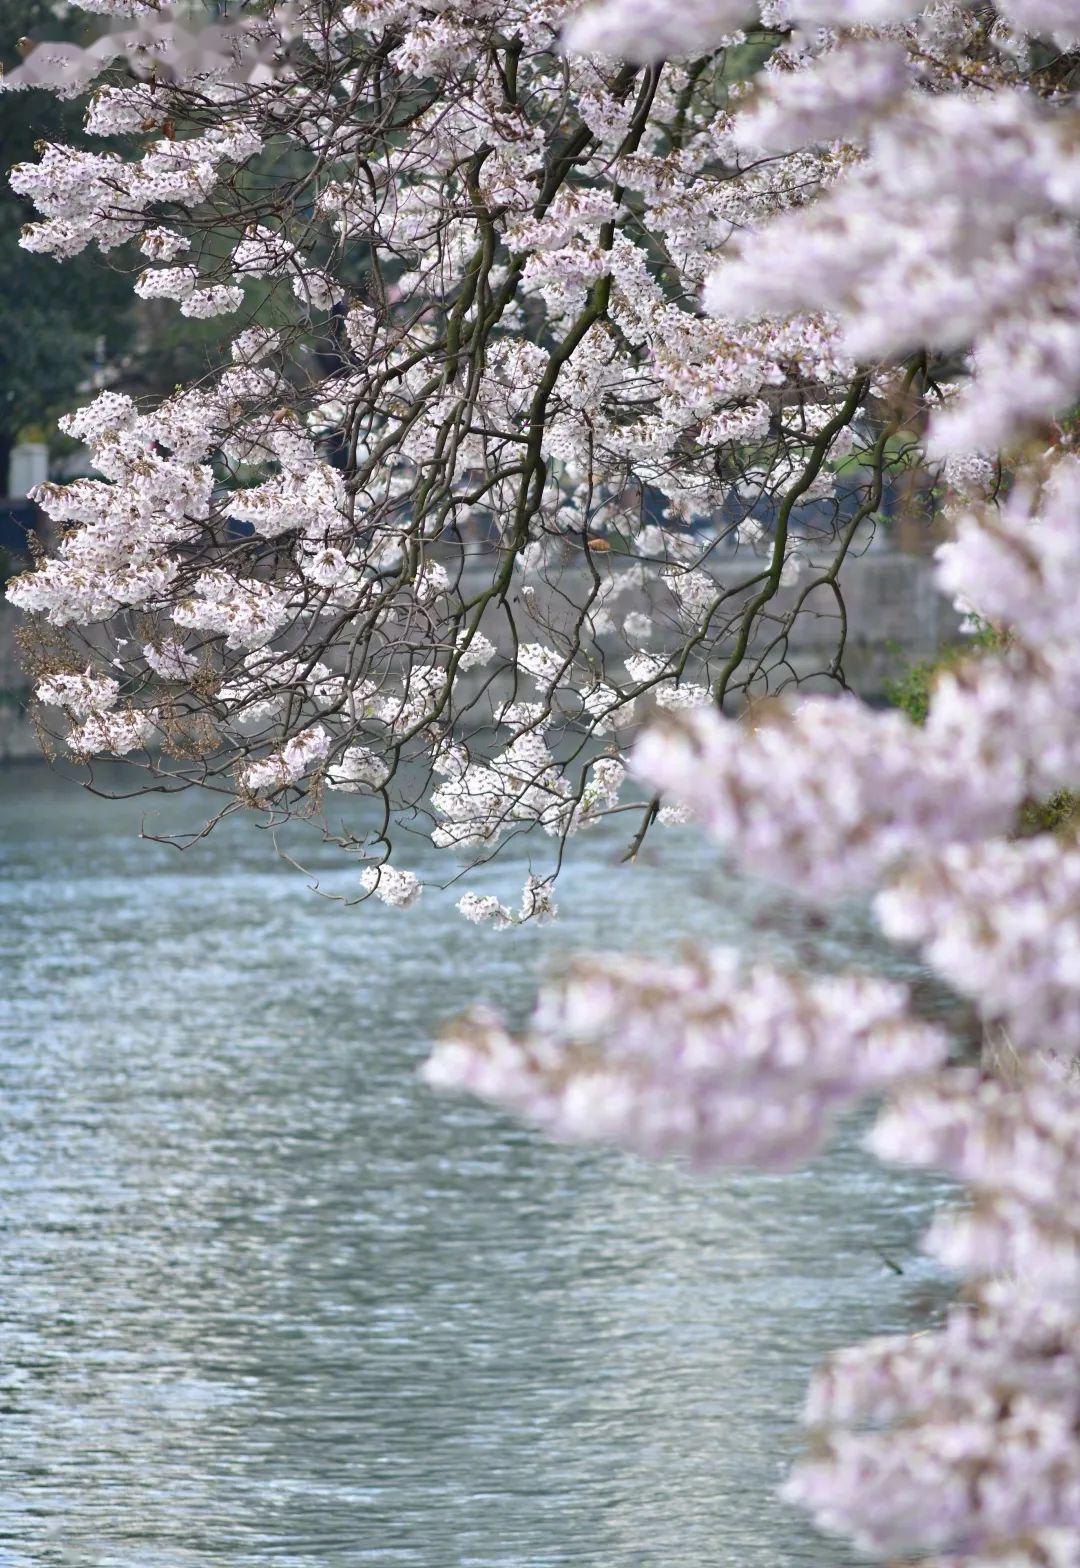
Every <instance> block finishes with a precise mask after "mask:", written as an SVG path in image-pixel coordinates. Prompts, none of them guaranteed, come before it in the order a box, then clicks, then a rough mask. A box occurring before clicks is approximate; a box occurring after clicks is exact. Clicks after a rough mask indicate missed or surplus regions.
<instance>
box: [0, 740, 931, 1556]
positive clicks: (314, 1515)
mask: <svg viewBox="0 0 1080 1568" xmlns="http://www.w3.org/2000/svg"><path fill="white" fill-rule="evenodd" d="M145 809H146V803H145V802H143V803H136V802H126V803H116V804H103V803H101V802H100V801H95V800H93V799H92V798H90V797H87V796H85V795H83V794H81V793H80V792H78V791H76V790H75V789H74V788H73V787H72V786H70V785H67V784H65V783H64V782H63V781H62V780H60V779H57V778H55V777H54V776H52V775H51V774H49V773H48V772H47V771H46V770H45V769H37V768H32V767H30V768H25V769H21V770H16V771H14V772H11V773H8V774H6V775H3V776H0V845H2V861H3V865H2V873H3V880H2V885H0V912H2V925H3V942H4V949H3V951H4V984H3V989H2V992H0V1077H2V1086H0V1118H2V1123H3V1126H2V1136H0V1230H2V1244H3V1255H2V1275H0V1278H2V1286H0V1302H2V1304H0V1329H2V1343H0V1379H2V1387H0V1434H2V1436H0V1562H2V1563H3V1564H4V1568H30V1565H34V1568H37V1565H54V1564H55V1565H60V1564H63V1565H71V1568H187V1565H192V1568H194V1565H196V1564H197V1565H199V1568H218V1565H221V1568H271V1565H273V1568H286V1565H287V1568H338V1565H340V1568H361V1565H363V1564H368V1563H371V1564H379V1565H386V1568H393V1565H398V1564H400V1565H402V1568H459V1565H462V1568H464V1565H468V1568H511V1565H513V1568H549V1565H550V1568H555V1565H560V1568H561V1565H564V1564H566V1565H570V1564H573V1565H574V1568H631V1565H635V1568H636V1565H643V1568H644V1565H648V1568H653V1565H655V1568H712V1565H725V1568H726V1565H731V1568H777V1565H779V1564H781V1563H785V1562H790V1563H799V1564H811V1565H815V1568H817V1565H820V1568H835V1565H836V1564H837V1562H838V1561H842V1560H844V1559H843V1558H842V1557H840V1556H838V1553H837V1551H836V1550H835V1548H834V1547H833V1546H832V1545H830V1544H829V1543H827V1542H823V1541H821V1540H819V1539H818V1538H816V1537H815V1536H814V1534H813V1533H812V1531H810V1530H809V1528H808V1527H807V1526H806V1525H805V1524H804V1523H803V1521H802V1520H801V1519H800V1518H798V1517H797V1516H795V1515H793V1514H791V1513H789V1512H788V1511H786V1510H785V1509H784V1508H783V1507H782V1505H780V1504H779V1503H778V1502H777V1501H776V1500H775V1499H774V1496H773V1492H774V1488H775V1486H776V1484H777V1482H778V1480H779V1479H780V1478H781V1477H782V1475H783V1472H784V1469H785V1466H786V1464H787V1462H788V1459H789V1457H790V1454H791V1453H792V1451H793V1448H794V1444H795V1431H794V1418H795V1414H796V1412H797V1409H798V1404H799V1400H800V1397H801V1391H802V1387H803V1385H804V1383H805V1379H806V1376H807V1373H808V1371H809V1369H810V1367H811V1366H812V1365H813V1363H814V1362H815V1360H816V1359H817V1358H818V1357H819V1356H820V1354H821V1353H822V1352H824V1351H825V1350H827V1349H828V1348H830V1347H831V1346H834V1345H838V1344H844V1343H847V1342H848V1341H850V1340H852V1339H855V1338H858V1337H859V1336H862V1335H865V1334H868V1333H872V1332H877V1331H881V1330H889V1329H898V1328H904V1327H908V1326H910V1325H913V1324H919V1323H922V1322H924V1321H926V1320H927V1315H928V1314H930V1313H932V1312H933V1311H934V1310H935V1303H936V1302H938V1301H939V1300H940V1298H941V1293H942V1289H943V1285H942V1282H941V1281H939V1280H938V1279H937V1278H936V1277H935V1275H934V1274H933V1272H932V1271H931V1269H930V1267H929V1265H928V1264H926V1263H925V1262H923V1261H922V1260H921V1259H920V1258H919V1256H918V1253H917V1251H916V1241H917V1237H918V1234H919V1232H920V1230H921V1229H922V1228H923V1226H924V1223H925V1220H926V1217H927V1214H928V1212H929V1210H930V1208H931V1207H932V1205H933V1203H934V1201H935V1200H936V1198H937V1197H938V1196H940V1190H939V1189H938V1188H937V1187H935V1186H934V1184H932V1183H930V1182H928V1181H922V1180H913V1179H910V1178H908V1177H897V1176H896V1175H895V1174H887V1173H885V1172H882V1171H880V1170H878V1169H877V1168H876V1167H875V1166H873V1164H872V1163H871V1162H870V1161H869V1160H868V1159H866V1158H865V1157H864V1156H863V1155H862V1154H861V1153H860V1152H859V1150H858V1144H857V1137H856V1136H855V1135H854V1134H849V1135H848V1137H847V1138H846V1139H845V1140H843V1141H842V1142H841V1144H840V1146H839V1147H838V1148H837V1149H835V1150H834V1151H833V1152H832V1153H831V1154H830V1155H829V1156H828V1158H827V1159H825V1160H823V1161H821V1162H820V1163H819V1164H818V1165H817V1166H816V1167H815V1168H814V1169H812V1170H811V1171H809V1172H805V1173H802V1174H799V1175H796V1176H792V1177H783V1178H780V1177H770V1178H765V1177H760V1176H753V1175H745V1176H742V1175H741V1176H737V1177H723V1178H719V1179H712V1180H708V1181H704V1180H700V1179H695V1178H692V1177H690V1176H688V1175H686V1174H684V1173H682V1172H680V1171H678V1170H675V1169H670V1168H662V1169H657V1168H652V1167H646V1166H643V1165H639V1164H636V1163H634V1162H632V1161H630V1160H628V1159H624V1158H622V1157H620V1156H617V1155H613V1154H608V1153H601V1154H598V1153H595V1152H587V1151H581V1150H573V1149H571V1150H568V1149H565V1148H552V1147H548V1146H547V1145H545V1144H544V1143H543V1142H541V1141H540V1140H539V1139H538V1138H535V1137H533V1136H532V1135H531V1134H530V1133H529V1132H527V1131H524V1130H522V1129H521V1128H519V1127H517V1126H515V1125H513V1124H511V1123H510V1122H508V1121H506V1120H503V1119H500V1118H498V1117H496V1116H494V1115H492V1114H490V1113H489V1112H487V1111H485V1110H484V1109H482V1108H480V1107H476V1106H473V1105H470V1104H465V1103H459V1102H454V1101H443V1100H436V1099H433V1098H432V1097H431V1096H430V1095H429V1094H428V1093H427V1092H426V1091H425V1090H424V1089H423V1088H422V1087H421V1086H420V1085H419V1084H418V1083H417V1081H416V1078H415V1068H416V1066H417V1064H418V1063H419V1062H420V1060H421V1059H422V1058H423V1056H424V1055H425V1052H426V1048H427V1044H428V1041H429V1038H430V1035H431V1032H432V1030H433V1028H434V1026H435V1024H436V1022H437V1020H438V1019H439V1018H441V1017H443V1016H445V1015H446V1014H447V1013H449V1012H453V1011H454V1010H455V1009H457V1008H459V1007H461V1006H462V1005H464V1004H467V1003H468V1002H470V1001H472V1000H474V999H487V1000H496V1001H502V1002H503V1003H504V1004H507V1005H510V1006H511V1007H513V1008H515V1009H520V1008H522V1007H524V1005H525V1004H526V1002H527V1000H528V997H529V994H530V992H531V990H532V988H533V986H534V984H535V981H536V978H537V976H538V975H539V974H540V973H542V971H543V969H544V968H545V967H548V966H550V965H552V964H554V963H557V962H558V960H559V958H560V956H564V955H566V954H567V953H569V952H572V951H575V950H577V949H580V948H582V947H585V946H596V945H604V944H608V945H612V946H628V947H632V946H633V945H635V944H636V945H638V946H639V947H642V946H645V947H652V948H655V947H657V946H658V945H662V944H671V943H673V942H675V941H676V940H678V939H679V938H680V937H682V936H686V935H693V936H697V937H699V938H705V939H707V940H725V939H735V940H749V941H752V942H756V943H757V944H758V945H763V946H768V947H773V948H775V947H776V946H778V945H779V946H782V947H790V946H795V947H798V946H799V945H800V944H802V943H803V941H804V939H803V937H802V935H801V934H800V931H799V928H798V923H797V921H795V920H794V919H793V918H792V917H790V916H788V915H786V914H785V913H784V912H783V911H782V910H780V909H777V908H773V907H772V906H770V905H769V903H768V902H763V901H762V900H761V898H760V897H756V896H754V895H752V894H751V893H749V892H748V891H747V890H745V889H741V888H739V887H738V886H735V885H731V884H728V883H726V882H725V881H724V880H723V878H722V877H721V875H720V873H719V872H718V871H717V870H716V869H715V868H712V867H707V866H704V865H703V864H702V862H701V861H700V858H699V857H700V855H701V850H700V846H699V845H698V844H697V842H696V841H695V840H692V839H690V838H687V839H685V840H677V839H673V840H670V841H669V843H668V847H667V848H666V849H665V852H664V862H663V863H662V864H659V865H656V866H651V867H649V866H646V867H640V868H636V869H635V870H633V871H630V870H621V871H616V870H615V869H613V867H612V864H611V861H612V843H611V842H608V841H605V840H604V839H603V838H594V839H593V840H592V841H591V842H587V841H583V842H582V845H581V848H580V849H579V850H578V852H577V856H576V859H575V860H574V862H573V863H572V865H571V867H570V870H569V872H568V874H567V875H566V877H565V879H564V881H563V882H562V883H561V892H560V901H561V904H562V907H563V910H564V918H563V920H561V921H560V922H559V924H558V925H556V926H555V927H552V928H549V929H548V930H545V931H530V930H526V931H524V932H520V933H516V934H515V933H506V934H498V933H494V932H490V931H485V930H482V931H477V930H476V929H474V928H473V927H468V926H466V925H465V924H464V923H463V922H461V921H460V920H459V918H458V917H457V916H456V915H452V914H451V915H450V918H449V919H448V918H447V911H448V909H449V906H450V904H451V903H452V901H453V898H454V897H455V896H456V894H455V893H454V892H452V891H451V892H448V893H447V894H445V895H439V894H438V893H435V894H433V895H432V894H430V893H426V894H425V898H424V901H423V903H422V904H421V906H420V908H419V909H417V910H416V911H412V912H409V913H406V914H402V913H399V912H395V911H389V910H385V909H383V908H382V907H381V906H378V907H375V906H373V905H371V904H369V905H367V906H365V907H364V908H363V909H362V910H357V909H352V910H348V909H344V908H342V907H341V906H340V905H338V904H334V903H329V902H326V901H325V900H323V899H320V898H318V897H316V896H315V895H314V894H312V893H309V892H307V891H306V890H305V888H304V884H303V881H302V879H299V878H298V877H297V874H296V872H295V871H292V870H290V869H289V868H288V867H286V866H285V865H283V864H282V863H281V862H280V861H279V860H277V859H275V857H274V855H273V851H272V846H271V845H270V843H269V842H268V840H267V838H266V836H265V835H264V834H261V833H259V832H258V831H256V830H255V828H254V826H253V824H252V823H251V822H249V821H239V820H238V821H236V822H231V823H226V824H225V825H224V827H223V828H222V829H221V830H219V831H218V832H217V833H215V834H214V835H213V836H212V837H211V838H210V839H209V840H207V841H205V842H202V843H200V844H198V845H197V846H196V847H195V848H193V849H192V850H191V851H190V852H187V853H185V854H184V855H178V854H177V853H176V852H175V851H174V850H171V849H169V848H167V847H165V846H162V845H158V844H153V843H148V842H140V841H139V838H138V828H139V821H140V816H141V814H142V812H143V811H144V810H145ZM154 809H156V810H160V812H161V815H160V816H159V817H158V818H156V819H155V822H154V823H153V824H152V826H154V827H156V828H157V829H158V830H160V829H161V828H163V827H174V826H177V825H182V824H184V823H191V824H194V823H196V822H197V821H198V820H199V813H200V802H198V801H196V800H194V799H192V798H191V797H186V798H184V799H182V800H179V801H168V802H165V803H164V804H163V805H158V806H155V808H154ZM401 860H402V863H409V862H408V860H407V858H406V857H405V856H402V857H401ZM423 863H424V859H423V849H422V846H421V845H420V843H419V842H418V844H417V846H416V851H415V857H414V859H413V861H412V864H413V865H414V866H421V865H422V864H423ZM522 875H523V862H521V861H520V859H519V861H518V863H517V864H516V865H514V866H507V867H506V868H504V869H502V870H500V871H498V872H495V871H493V873H492V877H491V880H490V883H489V887H490V890H492V891H498V892H502V893H503V896H507V895H508V894H510V892H511V890H512V888H513V886H514V885H515V884H516V885H517V886H518V887H520V883H521V880H522ZM354 879H355V873H354V872H351V871H342V870H339V869H334V870H331V871H330V872H329V875H328V876H327V878H326V881H325V882H324V886H326V887H328V888H330V889H331V890H347V889H349V888H350V886H354V885H355V881H354ZM852 952H854V954H855V956H857V957H859V958H861V959H862V961H864V962H871V963H873V962H876V959H875V955H874V954H873V953H872V951H870V950H868V948H867V947H866V939H865V936H864V935H863V934H862V933H861V931H860V928H859V925H858V921H857V920H853V921H852V922H851V923H850V928H849V929H841V931H840V932H839V934H838V935H834V936H833V937H831V938H830V939H829V942H828V943H826V944H825V945H824V947H823V948H821V947H820V946H819V949H818V950H817V951H816V952H813V953H811V954H810V955H809V956H810V957H811V959H812V961H816V962H819V963H821V962H826V963H839V962H841V961H843V960H844V959H846V958H847V957H849V956H851V954H852ZM803 956H807V955H805V954H804V955H803ZM886 1257H887V1258H888V1259H890V1260H892V1261H893V1263H895V1264H898V1265H899V1266H900V1267H901V1268H902V1269H903V1273H902V1274H898V1273H896V1272H895V1270H894V1268H892V1267H890V1266H889V1265H888V1264H887V1263H886V1262H885V1261H884V1259H885V1258H886Z"/></svg>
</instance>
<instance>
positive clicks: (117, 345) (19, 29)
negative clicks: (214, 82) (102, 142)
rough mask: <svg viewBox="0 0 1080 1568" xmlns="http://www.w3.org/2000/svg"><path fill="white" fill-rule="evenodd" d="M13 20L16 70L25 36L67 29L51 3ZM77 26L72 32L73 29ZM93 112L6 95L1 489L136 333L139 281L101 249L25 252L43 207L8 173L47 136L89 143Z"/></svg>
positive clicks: (33, 0)
mask: <svg viewBox="0 0 1080 1568" xmlns="http://www.w3.org/2000/svg"><path fill="white" fill-rule="evenodd" d="M3 21H4V26H3V38H2V43H3V46H4V64H5V66H7V67H10V66H12V65H14V64H16V63H17V61H18V56H17V55H16V54H15V53H14V52H13V50H12V48H11V45H12V44H13V42H14V40H15V39H17V38H20V37H42V36H49V37H57V36H59V35H60V34H61V33H62V32H64V31H65V29H64V26H63V24H62V22H61V21H58V18H57V15H56V11H55V9H54V7H53V6H51V5H48V4H45V3H43V0H7V3H6V4H5V5H4V7H3ZM67 31H68V36H71V33H72V30H71V27H70V25H69V28H68V30H67ZM84 113H85V105H80V104H79V103H62V102H60V101H59V100H58V99H57V98H55V97H54V96H53V95H52V94H51V93H45V92H19V93H2V94H0V146H2V147H3V149H4V155H3V179H2V180H0V319H2V320H3V323H4V330H3V332H2V333H0V490H3V489H4V487H5V485H6V480H7V461H8V454H9V452H10V449H11V447H12V445H13V444H14V443H15V442H16V441H17V440H18V439H19V438H20V435H21V434H22V432H23V431H25V430H26V428H27V427H28V426H32V425H43V426H45V427H47V428H51V427H52V426H53V425H54V423H55V420H56V418H57V416H58V415H59V414H61V413H63V412H64V411H65V410H66V409H68V408H70V407H71V406H73V404H74V403H75V402H76V401H77V397H76V394H77V392H78V389H79V387H80V386H81V385H83V384H84V383H85V381H86V380H87V378H88V376H89V375H90V372H91V370H92V368H93V365H94V361H95V358H96V355H97V352H98V349H99V347H102V348H103V349H104V353H105V355H106V356H108V357H110V358H111V357H114V356H115V355H116V354H117V353H118V352H119V351H120V350H121V348H122V346H123V345H124V343H126V341H127V340H128V338H129V337H130V333H131V330H132V326H131V314H132V312H131V305H132V295H131V282H130V279H129V278H127V277H125V276H123V275H122V273H121V272H120V271H119V270H117V269H116V268H112V267H110V266H109V265H108V263H107V262H106V261H105V260H104V259H103V258H102V257H101V256H100V255H99V254H98V253H97V252H96V251H94V252H93V253H87V254H86V255H83V256H79V257H76V258H75V259H74V260H73V261H69V262H66V263H65V264H64V267H63V271H62V272H61V269H60V266H59V264H58V263H57V262H56V261H54V260H53V258H52V257H50V256H33V255H30V254H29V253H28V252H27V251H24V250H21V249H20V248H19V233H20V231H21V229H22V226H23V224H24V223H26V222H27V221H29V219H30V218H31V217H32V216H33V213H32V211H31V209H30V207H29V206H28V205H27V204H25V203H23V202H22V201H20V200H19V199H18V198H17V197H16V196H15V195H14V193H13V192H12V190H11V189H10V187H9V185H8V183H7V177H6V176H7V170H8V169H9V168H10V167H11V165H12V164H15V163H23V162H26V161H28V160H30V159H32V158H33V157H34V156H35V153H34V147H35V143H36V142H38V141H42V140H44V141H64V142H72V143H74V144H75V145H77V146H78V145H82V146H86V145H88V141H87V138H86V137H85V136H84V135H83V134H82V121H83V116H84ZM95 145H96V143H95Z"/></svg>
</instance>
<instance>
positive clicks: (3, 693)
mask: <svg viewBox="0 0 1080 1568" xmlns="http://www.w3.org/2000/svg"><path fill="white" fill-rule="evenodd" d="M840 580H841V584H842V588H843V600H844V606H845V610H846V614H847V627H848V630H847V647H846V652H845V656H844V670H845V673H846V676H847V680H848V682H849V684H850V685H851V687H852V688H853V689H854V690H855V691H857V692H858V693H859V694H860V695H861V696H863V697H866V698H868V699H870V700H872V701H873V700H879V699H881V698H882V697H883V696H884V695H885V691H886V687H887V684H888V682H889V681H890V680H893V679H895V678H896V677H897V676H898V675H900V674H902V673H903V671H904V670H905V669H907V668H908V667H909V666H910V665H912V664H914V663H917V662H919V661H920V660H923V659H928V658H932V657H933V655H934V654H935V653H936V651H937V650H938V649H939V648H940V647H941V646H942V644H943V643H945V642H948V641H950V640H951V639H953V638H955V636H956V634H957V624H958V623H957V617H956V615H955V613H954V611H953V610H952V609H951V608H950V606H949V604H948V603H947V602H946V601H945V600H944V599H942V597H941V596H940V594H938V593H937V592H936V591H935V589H934V584H933V563H932V561H931V560H930V559H929V558H928V557H927V556H919V555H902V554H898V553H893V552H891V551H884V550H883V551H876V552H873V553H870V554H867V555H864V556H861V557H859V558H856V559H852V560H849V561H847V562H846V563H845V565H844V568H843V571H842V573H841V579H840ZM463 586H465V585H463ZM798 592H799V589H798V586H796V587H794V588H789V589H785V590H784V591H783V592H782V593H781V594H780V595H779V596H778V598H777V599H776V600H775V601H774V602H773V604H772V605H770V607H769V610H770V616H771V617H772V620H771V621H770V623H769V625H770V626H771V627H772V628H773V629H775V625H776V620H777V619H778V618H782V617H783V615H784V613H785V611H786V610H788V609H790V607H791V606H792V604H793V603H794V600H795V597H796V595H797V594H798ZM622 608H624V609H630V608H633V606H632V605H631V604H629V603H625V602H624V604H623V606H622ZM838 615H839V612H838V606H837V601H836V598H835V596H834V595H833V593H832V592H831V590H830V589H828V588H817V589H815V590H814V593H813V594H812V595H811V596H810V598H809V600H808V601H807V604H806V606H805V610H804V612H803V613H802V614H800V616H799V618H798V620H797V621H796V623H795V625H794V627H793V629H792V632H791V635H790V639H789V643H788V648H787V655H788V663H789V665H790V667H791V668H792V669H793V670H794V671H795V673H796V674H797V675H798V676H799V677H800V679H806V680H808V684H809V686H810V687H811V689H815V688H822V689H832V683H830V682H829V681H828V680H827V679H826V678H824V677H823V675H822V674H821V673H820V672H823V671H825V670H827V669H828V667H829V664H830V662H831V661H832V658H833V656H834V653H835V650H836V644H837V634H838V631H839V626H840V622H839V618H838ZM17 620H18V616H17V614H16V612H15V611H14V610H13V609H12V608H11V607H10V605H8V604H6V603H5V602H4V601H3V600H0V762H15V761H23V760H28V759H30V758H34V757H37V756H38V754H39V753H38V746H37V740H36V738H35V736H34V733H33V730H32V728H31V726H30V724H29V722H28V721H27V718H26V711H25V707H26V700H27V697H28V688H27V681H26V677H25V675H24V674H23V673H22V671H21V669H20V667H19V652H18V647H17V642H16V637H15V629H16V624H17ZM766 635H768V629H767V630H766ZM759 645H760V639H759ZM688 673H689V672H688Z"/></svg>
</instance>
